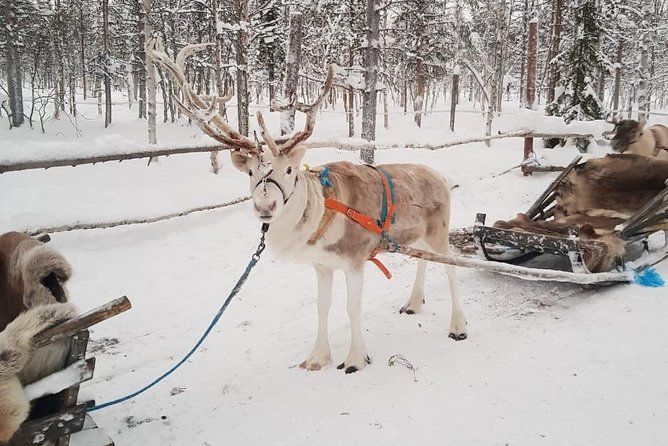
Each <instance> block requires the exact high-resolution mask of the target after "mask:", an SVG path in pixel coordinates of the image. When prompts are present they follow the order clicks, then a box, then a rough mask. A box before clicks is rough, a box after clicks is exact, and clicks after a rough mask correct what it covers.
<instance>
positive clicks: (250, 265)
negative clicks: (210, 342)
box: [88, 223, 269, 412]
mask: <svg viewBox="0 0 668 446" xmlns="http://www.w3.org/2000/svg"><path fill="white" fill-rule="evenodd" d="M268 229H269V224H268V223H264V224H263V225H262V236H261V237H260V244H259V245H258V247H257V250H256V251H255V254H253V257H252V258H251V261H250V262H249V263H248V266H247V267H246V271H244V273H243V274H242V275H241V277H240V278H239V280H238V281H237V283H236V285H234V288H232V292H231V293H230V295H229V296H227V299H225V302H224V303H223V306H222V307H220V310H218V313H216V315H215V316H214V318H213V320H212V321H211V323H210V324H209V326H208V327H207V329H206V331H204V334H203V335H202V337H200V338H199V341H197V343H196V344H195V346H194V347H193V348H192V349H190V351H189V352H188V353H187V354H186V355H185V356H184V357H183V359H181V360H180V361H179V362H177V363H176V365H174V366H173V367H172V368H171V369H169V370H167V371H166V372H165V373H163V374H162V375H160V376H159V377H158V378H157V379H155V380H154V381H153V382H151V383H150V384H147V385H146V386H144V387H142V388H141V389H139V390H137V391H136V392H133V393H131V394H129V395H127V396H124V397H122V398H117V399H115V400H112V401H108V402H106V403H103V404H98V405H96V406H94V407H92V408H91V409H88V412H93V411H96V410H100V409H104V408H105V407H109V406H115V405H116V404H120V403H123V402H125V401H128V400H131V399H133V398H134V397H136V396H138V395H141V394H142V393H144V392H146V391H147V390H148V389H150V388H151V387H153V386H155V385H156V384H158V383H159V382H160V381H162V380H163V379H165V378H167V377H168V376H169V375H171V374H172V373H174V372H175V371H176V369H178V368H179V367H181V366H182V365H183V363H185V362H186V361H187V360H188V359H189V358H190V357H191V356H192V355H193V353H195V352H196V351H197V349H198V348H199V347H200V346H201V345H202V343H203V342H204V340H205V339H206V338H207V336H209V334H210V333H211V330H213V328H214V327H215V326H216V324H217V323H218V321H219V320H220V317H221V316H222V315H223V313H224V312H225V310H226V309H227V306H228V305H229V304H230V302H231V301H232V298H234V296H236V295H237V294H238V293H239V291H240V290H241V287H242V286H243V285H244V283H245V282H246V280H247V279H248V275H249V274H250V272H251V270H252V269H253V268H254V267H255V265H257V262H258V261H259V260H260V255H261V254H262V251H264V248H265V244H264V238H265V235H266V233H267V230H268Z"/></svg>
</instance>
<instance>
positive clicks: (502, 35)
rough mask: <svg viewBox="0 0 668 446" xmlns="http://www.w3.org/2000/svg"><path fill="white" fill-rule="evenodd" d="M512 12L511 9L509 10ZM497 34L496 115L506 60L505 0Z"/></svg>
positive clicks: (506, 25)
mask: <svg viewBox="0 0 668 446" xmlns="http://www.w3.org/2000/svg"><path fill="white" fill-rule="evenodd" d="M510 12H511V14H512V11H510ZM498 25H499V28H500V30H499V36H500V39H501V40H500V46H501V48H500V49H498V50H497V54H498V55H499V64H498V67H497V69H496V76H497V78H498V84H497V87H496V88H497V89H498V91H497V93H496V107H495V111H496V113H497V116H500V115H501V106H502V105H501V104H502V102H503V80H504V77H505V76H504V72H505V69H504V67H505V60H506V46H507V41H508V21H507V20H506V0H502V1H501V8H500V10H499V21H498Z"/></svg>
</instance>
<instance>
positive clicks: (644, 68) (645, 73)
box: [637, 0, 654, 120]
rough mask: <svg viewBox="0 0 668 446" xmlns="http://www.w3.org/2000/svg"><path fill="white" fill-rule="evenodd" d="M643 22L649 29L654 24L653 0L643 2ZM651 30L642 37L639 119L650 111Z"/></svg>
mask: <svg viewBox="0 0 668 446" xmlns="http://www.w3.org/2000/svg"><path fill="white" fill-rule="evenodd" d="M642 3H643V12H644V17H643V22H644V23H645V26H647V27H649V26H650V23H652V21H651V20H652V11H653V10H654V7H653V4H652V1H651V0H644V1H643V2H642ZM650 33H651V31H650V30H644V32H643V36H642V43H641V44H640V79H639V81H638V91H637V95H638V119H639V120H640V119H642V118H646V117H647V111H648V110H649V100H650V85H649V80H650V67H649V55H650V47H651V45H652V37H651V35H650Z"/></svg>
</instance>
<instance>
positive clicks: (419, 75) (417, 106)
mask: <svg viewBox="0 0 668 446" xmlns="http://www.w3.org/2000/svg"><path fill="white" fill-rule="evenodd" d="M424 77H425V76H424V63H423V61H422V58H421V57H420V56H418V59H417V61H416V62H415V79H416V81H417V86H416V91H415V99H414V100H413V111H414V112H415V116H414V118H413V119H414V120H415V123H416V124H417V126H418V127H422V108H423V105H424V93H425V85H424Z"/></svg>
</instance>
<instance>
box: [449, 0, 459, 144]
mask: <svg viewBox="0 0 668 446" xmlns="http://www.w3.org/2000/svg"><path fill="white" fill-rule="evenodd" d="M461 20H462V7H461V0H455V35H454V40H455V57H454V58H453V61H452V65H453V68H452V88H451V89H450V130H451V131H453V132H454V131H455V113H456V111H457V103H458V102H459V73H460V71H461V68H460V67H459V42H460V33H461V24H460V22H461Z"/></svg>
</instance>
